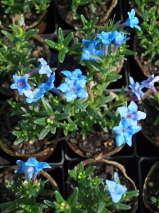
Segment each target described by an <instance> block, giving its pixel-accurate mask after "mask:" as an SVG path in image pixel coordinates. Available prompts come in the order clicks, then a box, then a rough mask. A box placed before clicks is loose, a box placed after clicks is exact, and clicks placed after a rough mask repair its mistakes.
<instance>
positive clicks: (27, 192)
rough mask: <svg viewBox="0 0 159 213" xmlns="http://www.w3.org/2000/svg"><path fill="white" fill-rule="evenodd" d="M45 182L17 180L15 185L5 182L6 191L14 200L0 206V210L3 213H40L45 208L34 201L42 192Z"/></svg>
mask: <svg viewBox="0 0 159 213" xmlns="http://www.w3.org/2000/svg"><path fill="white" fill-rule="evenodd" d="M46 182H47V181H41V180H38V181H32V180H31V179H28V181H22V180H21V179H18V181H17V182H16V183H13V184H11V183H10V182H9V181H8V182H7V186H6V187H7V189H8V190H9V191H10V192H11V193H12V194H13V195H14V196H15V200H13V201H10V202H6V203H3V204H0V208H1V209H4V212H15V213H29V212H34V213H42V212H43V211H42V209H44V208H46V207H47V206H46V205H44V204H42V203H37V202H36V199H37V196H38V195H39V194H40V192H41V191H42V190H43V188H44V186H45V183H46Z"/></svg>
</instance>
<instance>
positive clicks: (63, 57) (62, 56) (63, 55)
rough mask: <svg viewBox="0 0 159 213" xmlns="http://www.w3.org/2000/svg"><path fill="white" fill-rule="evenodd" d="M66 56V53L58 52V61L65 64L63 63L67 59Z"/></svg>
mask: <svg viewBox="0 0 159 213" xmlns="http://www.w3.org/2000/svg"><path fill="white" fill-rule="evenodd" d="M65 55H66V52H64V51H63V50H61V51H60V52H58V60H59V62H60V63H63V61H64V59H65Z"/></svg>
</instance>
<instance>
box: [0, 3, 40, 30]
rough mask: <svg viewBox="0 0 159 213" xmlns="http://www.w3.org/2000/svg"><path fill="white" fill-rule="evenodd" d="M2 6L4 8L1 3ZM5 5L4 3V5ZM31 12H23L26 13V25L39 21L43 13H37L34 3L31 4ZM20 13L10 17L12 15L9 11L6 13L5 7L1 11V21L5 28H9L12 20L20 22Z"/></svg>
mask: <svg viewBox="0 0 159 213" xmlns="http://www.w3.org/2000/svg"><path fill="white" fill-rule="evenodd" d="M0 6H1V8H2V5H1V4H0ZM3 6H4V5H3ZM6 7H7V6H6ZM31 11H32V12H31V13H23V12H22V13H23V14H24V20H25V25H26V26H30V25H31V24H32V23H33V22H35V21H37V20H38V19H39V17H40V15H41V14H39V13H36V11H35V8H34V6H33V5H32V6H31ZM19 16H20V15H19V14H18V15H15V16H14V17H12V18H11V17H10V15H9V14H8V13H5V12H4V10H3V9H1V13H0V21H1V23H2V25H3V26H4V27H5V28H8V27H9V25H11V24H12V20H14V21H15V23H17V22H18V20H19Z"/></svg>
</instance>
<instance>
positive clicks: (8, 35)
mask: <svg viewBox="0 0 159 213" xmlns="http://www.w3.org/2000/svg"><path fill="white" fill-rule="evenodd" d="M1 32H2V33H3V34H4V35H5V36H6V37H7V38H8V39H9V40H10V41H14V36H13V35H12V34H11V33H9V32H7V31H4V30H1Z"/></svg>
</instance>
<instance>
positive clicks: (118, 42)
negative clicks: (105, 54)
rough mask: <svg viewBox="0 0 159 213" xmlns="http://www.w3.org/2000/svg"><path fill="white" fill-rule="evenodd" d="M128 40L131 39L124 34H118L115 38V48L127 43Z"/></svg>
mask: <svg viewBox="0 0 159 213" xmlns="http://www.w3.org/2000/svg"><path fill="white" fill-rule="evenodd" d="M128 39H130V37H128V38H125V37H124V33H119V32H116V36H115V38H114V40H113V42H114V44H115V46H117V47H119V46H121V45H122V43H123V42H125V41H127V40H128Z"/></svg>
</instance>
